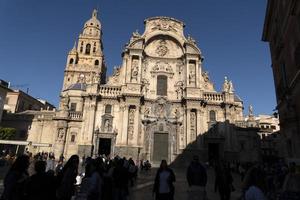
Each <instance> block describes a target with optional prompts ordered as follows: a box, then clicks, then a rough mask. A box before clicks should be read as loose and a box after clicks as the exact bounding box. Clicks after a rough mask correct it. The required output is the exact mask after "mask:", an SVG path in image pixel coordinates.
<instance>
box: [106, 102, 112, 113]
mask: <svg viewBox="0 0 300 200" xmlns="http://www.w3.org/2000/svg"><path fill="white" fill-rule="evenodd" d="M111 107H112V106H111V105H109V104H108V105H106V106H105V114H111Z"/></svg>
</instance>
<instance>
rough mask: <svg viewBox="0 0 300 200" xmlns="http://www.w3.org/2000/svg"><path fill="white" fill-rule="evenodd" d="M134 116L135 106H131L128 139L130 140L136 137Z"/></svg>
mask: <svg viewBox="0 0 300 200" xmlns="http://www.w3.org/2000/svg"><path fill="white" fill-rule="evenodd" d="M134 117H135V108H130V109H129V113H128V139H130V140H132V139H133V137H134Z"/></svg>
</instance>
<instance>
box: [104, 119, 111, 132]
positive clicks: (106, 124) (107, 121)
mask: <svg viewBox="0 0 300 200" xmlns="http://www.w3.org/2000/svg"><path fill="white" fill-rule="evenodd" d="M109 127H110V122H109V119H106V120H105V121H104V132H108V131H109Z"/></svg>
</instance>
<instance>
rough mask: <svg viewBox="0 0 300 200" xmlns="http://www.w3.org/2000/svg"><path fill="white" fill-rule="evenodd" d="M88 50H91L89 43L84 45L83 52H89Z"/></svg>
mask: <svg viewBox="0 0 300 200" xmlns="http://www.w3.org/2000/svg"><path fill="white" fill-rule="evenodd" d="M90 52H91V45H90V44H87V45H86V46H85V54H90Z"/></svg>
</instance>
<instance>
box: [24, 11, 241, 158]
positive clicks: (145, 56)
mask: <svg viewBox="0 0 300 200" xmlns="http://www.w3.org/2000/svg"><path fill="white" fill-rule="evenodd" d="M144 24H145V30H144V33H142V34H140V33H138V32H134V33H133V34H132V36H131V38H130V40H129V42H128V43H127V44H126V46H125V49H124V51H123V52H122V63H121V65H120V66H117V67H114V70H113V74H112V75H111V76H109V77H106V70H107V67H106V65H105V60H104V54H103V45H102V26H101V23H100V21H99V20H98V19H97V11H96V10H94V11H93V14H92V17H91V19H89V20H88V21H87V22H86V23H85V24H84V27H83V31H82V33H81V34H80V35H79V38H78V42H77V43H76V44H75V45H74V47H73V48H72V49H71V51H70V52H69V53H68V56H67V63H66V67H65V71H64V81H63V87H62V91H61V94H60V105H59V109H58V111H52V112H50V111H47V112H46V111H39V112H35V114H34V116H35V117H34V119H33V123H32V126H31V129H30V131H29V133H28V140H30V141H34V142H39V143H50V144H53V151H54V152H55V154H56V155H59V154H64V155H66V156H67V157H68V156H70V155H72V154H79V155H99V154H106V155H120V156H130V157H134V158H140V159H141V158H143V159H148V160H150V161H151V162H154V163H155V162H159V161H160V160H161V159H166V160H168V161H169V162H172V161H174V160H175V159H176V157H177V156H178V155H179V154H181V153H182V152H183V151H184V150H186V149H191V151H197V152H206V153H207V151H208V149H207V146H208V144H206V142H207V141H210V142H211V143H216V144H219V142H220V141H219V140H206V141H205V139H204V137H203V136H204V134H205V133H207V132H208V131H209V130H210V129H211V127H213V126H214V124H216V122H225V121H226V123H230V124H235V122H236V121H242V120H243V102H242V100H241V99H240V98H239V97H238V96H237V95H236V94H235V92H234V88H233V84H232V81H230V80H228V79H227V77H225V80H224V84H223V89H222V91H221V92H217V91H216V90H215V88H214V84H213V82H212V81H211V80H210V78H209V75H208V72H206V71H205V70H204V69H203V66H202V63H203V55H202V53H201V51H200V49H199V47H198V46H197V44H196V41H195V40H194V39H193V38H192V37H190V36H189V37H186V36H185V35H184V27H185V25H184V23H183V22H181V21H179V20H176V19H173V18H170V17H152V18H148V19H146V20H145V21H144ZM221 142H222V141H221ZM191 144H192V145H191ZM29 149H30V147H29ZM30 150H31V151H41V150H43V148H42V147H41V148H37V149H30ZM45 150H47V151H48V149H45Z"/></svg>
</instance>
